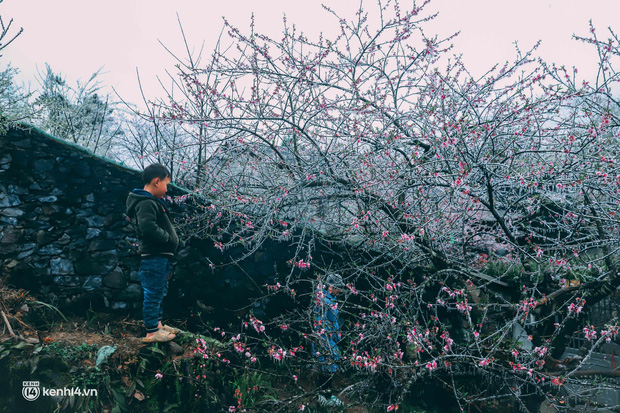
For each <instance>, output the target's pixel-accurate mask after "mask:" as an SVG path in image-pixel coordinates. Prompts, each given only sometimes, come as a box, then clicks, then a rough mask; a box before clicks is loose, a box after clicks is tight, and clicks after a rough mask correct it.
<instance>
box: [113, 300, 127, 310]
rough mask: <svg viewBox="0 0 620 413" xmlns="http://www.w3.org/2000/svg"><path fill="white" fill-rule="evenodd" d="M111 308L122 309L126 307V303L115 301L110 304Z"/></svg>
mask: <svg viewBox="0 0 620 413" xmlns="http://www.w3.org/2000/svg"><path fill="white" fill-rule="evenodd" d="M110 308H111V309H112V310H124V309H126V308H127V303H126V302H124V301H115V302H113V303H112V305H111V306H110Z"/></svg>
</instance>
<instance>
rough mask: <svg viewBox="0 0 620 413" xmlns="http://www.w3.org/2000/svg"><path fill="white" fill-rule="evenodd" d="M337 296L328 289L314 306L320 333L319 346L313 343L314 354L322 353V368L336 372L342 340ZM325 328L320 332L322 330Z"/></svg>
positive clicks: (327, 371) (320, 359)
mask: <svg viewBox="0 0 620 413" xmlns="http://www.w3.org/2000/svg"><path fill="white" fill-rule="evenodd" d="M336 304H337V302H336V298H335V297H334V296H333V295H331V294H330V293H329V292H328V291H323V298H322V299H321V301H320V303H319V304H318V305H317V306H316V307H315V308H314V315H315V326H316V327H315V329H316V332H317V334H318V335H319V348H318V349H317V348H315V347H314V344H313V345H312V354H315V355H316V353H317V351H318V352H319V353H320V354H319V356H318V360H319V363H321V370H323V371H324V372H326V373H334V372H335V371H336V370H338V365H336V363H334V362H335V361H337V360H340V349H339V348H338V344H337V342H338V341H340V337H341V335H340V320H339V319H338V308H337V307H336ZM323 329H324V330H325V332H324V333H323V334H320V332H321V330H323Z"/></svg>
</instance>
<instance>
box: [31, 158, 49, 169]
mask: <svg viewBox="0 0 620 413" xmlns="http://www.w3.org/2000/svg"><path fill="white" fill-rule="evenodd" d="M54 164H55V162H54V160H53V159H37V160H36V161H34V163H33V164H32V169H34V170H35V172H50V171H52V170H53V169H54Z"/></svg>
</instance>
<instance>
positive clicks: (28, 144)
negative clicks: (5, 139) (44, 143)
mask: <svg viewBox="0 0 620 413" xmlns="http://www.w3.org/2000/svg"><path fill="white" fill-rule="evenodd" d="M11 144H12V145H13V146H15V147H17V148H21V149H32V140H30V139H28V138H26V139H22V140H20V141H17V142H11Z"/></svg>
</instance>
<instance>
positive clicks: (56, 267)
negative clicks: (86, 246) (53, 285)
mask: <svg viewBox="0 0 620 413" xmlns="http://www.w3.org/2000/svg"><path fill="white" fill-rule="evenodd" d="M50 268H51V273H52V275H68V274H73V273H74V269H73V263H72V262H71V261H69V260H68V259H65V258H53V259H51V260H50Z"/></svg>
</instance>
